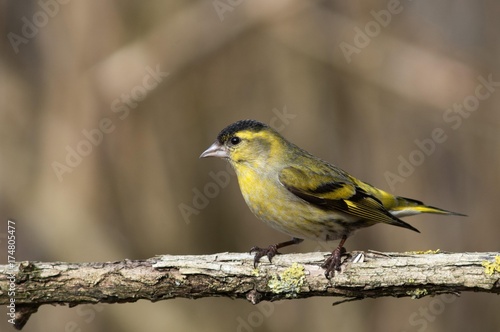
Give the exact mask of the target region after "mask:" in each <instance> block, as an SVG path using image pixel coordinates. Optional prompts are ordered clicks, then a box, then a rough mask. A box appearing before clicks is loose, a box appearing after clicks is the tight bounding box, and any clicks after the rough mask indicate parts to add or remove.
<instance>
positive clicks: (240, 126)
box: [200, 120, 462, 278]
mask: <svg viewBox="0 0 500 332" xmlns="http://www.w3.org/2000/svg"><path fill="white" fill-rule="evenodd" d="M200 157H201V158H204V157H219V158H224V159H227V160H228V161H229V163H230V164H231V166H232V167H233V168H234V170H235V172H236V175H237V177H238V183H239V185H240V189H241V193H242V194H243V197H244V199H245V201H246V203H247V205H248V207H249V208H250V210H251V211H252V212H253V213H254V214H255V215H256V216H257V217H258V218H260V219H262V220H263V221H264V222H265V223H267V224H268V225H269V226H271V227H273V228H275V229H277V230H279V231H281V232H283V233H286V234H288V235H290V236H291V237H292V239H291V240H290V241H286V242H282V243H278V244H273V245H270V246H269V247H267V248H259V247H253V248H252V249H251V252H255V258H254V264H255V265H257V263H258V262H259V260H260V258H261V257H263V256H267V257H268V258H269V260H270V261H271V259H272V258H273V256H275V255H276V254H277V253H278V249H280V248H283V247H285V246H289V245H292V244H298V243H300V242H302V241H303V239H305V238H306V239H311V240H319V241H332V240H337V239H340V243H339V245H338V247H337V248H336V249H335V250H333V252H332V255H331V256H330V257H329V258H327V260H326V261H325V263H324V264H323V267H324V268H325V270H326V271H325V275H326V277H327V278H329V277H330V276H331V275H332V274H334V273H335V271H340V265H341V256H342V254H343V253H344V252H345V249H344V247H343V246H344V243H345V241H346V239H347V237H348V236H349V235H351V234H352V233H353V232H354V231H356V230H358V229H360V228H364V227H368V226H372V225H374V224H377V223H384V224H389V225H394V226H399V227H403V228H407V229H411V230H413V231H415V232H418V230H417V229H416V228H414V227H413V226H411V225H409V224H407V223H405V222H404V221H402V220H401V219H399V218H400V217H405V216H411V215H415V214H420V213H435V214H445V215H462V214H460V213H455V212H451V211H447V210H443V209H440V208H436V207H433V206H428V205H424V204H423V203H422V202H420V201H417V200H414V199H410V198H404V197H399V196H394V195H391V194H389V193H387V192H385V191H383V190H380V189H377V188H375V187H373V186H371V185H369V184H368V183H365V182H362V181H360V180H358V179H356V178H354V177H352V176H351V175H349V174H348V173H347V172H345V171H343V170H342V169H340V168H338V167H336V166H334V165H332V164H330V163H328V162H326V161H323V160H321V159H319V158H317V157H315V156H313V155H311V154H310V153H308V152H307V151H305V150H303V149H301V148H299V147H298V146H296V145H294V144H292V143H290V142H289V141H287V140H286V139H285V138H284V137H283V136H281V135H280V134H279V133H278V132H276V131H275V130H274V129H272V128H271V127H269V126H267V125H265V124H263V123H261V122H258V121H255V120H241V121H238V122H235V123H233V124H231V125H229V126H227V127H226V128H224V129H223V130H222V131H221V132H220V133H219V135H218V136H217V140H216V141H215V142H214V143H213V144H212V145H211V146H210V147H209V148H208V149H207V150H206V151H205V152H203V153H202V154H201V156H200Z"/></svg>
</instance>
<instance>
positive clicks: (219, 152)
mask: <svg viewBox="0 0 500 332" xmlns="http://www.w3.org/2000/svg"><path fill="white" fill-rule="evenodd" d="M205 157H218V158H229V154H228V151H227V148H226V147H225V146H224V145H221V144H220V143H219V142H217V141H216V142H215V143H214V144H212V145H210V147H209V148H208V149H206V150H205V152H203V153H202V154H201V155H200V158H205Z"/></svg>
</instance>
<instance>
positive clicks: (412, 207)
mask: <svg viewBox="0 0 500 332" xmlns="http://www.w3.org/2000/svg"><path fill="white" fill-rule="evenodd" d="M396 200H397V204H396V205H395V206H393V207H391V209H390V212H391V214H392V215H393V216H395V217H398V218H401V217H406V216H413V215H416V214H420V213H434V214H445V215H455V216H465V214H462V213H458V212H452V211H448V210H444V209H440V208H437V207H434V206H430V205H425V204H424V203H422V202H420V201H417V200H415V199H411V198H406V197H400V196H398V197H396Z"/></svg>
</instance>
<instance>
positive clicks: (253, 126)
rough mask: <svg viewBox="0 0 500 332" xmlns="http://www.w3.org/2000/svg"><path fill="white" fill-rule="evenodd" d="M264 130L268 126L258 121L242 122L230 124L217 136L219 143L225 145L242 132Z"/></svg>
mask: <svg viewBox="0 0 500 332" xmlns="http://www.w3.org/2000/svg"><path fill="white" fill-rule="evenodd" d="M263 128H267V125H266V124H264V123H262V122H259V121H256V120H240V121H236V122H235V123H232V124H230V125H229V126H227V127H226V128H224V129H222V130H221V132H220V133H219V135H217V141H219V143H221V144H223V143H224V142H225V141H227V140H228V139H229V138H230V137H232V136H233V135H234V134H236V133H237V132H239V131H242V130H250V131H254V132H258V131H261V130H262V129H263Z"/></svg>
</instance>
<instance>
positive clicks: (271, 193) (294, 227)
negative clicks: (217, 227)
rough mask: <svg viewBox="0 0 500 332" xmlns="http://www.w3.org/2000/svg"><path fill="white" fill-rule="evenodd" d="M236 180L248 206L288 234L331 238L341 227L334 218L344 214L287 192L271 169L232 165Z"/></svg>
mask: <svg viewBox="0 0 500 332" xmlns="http://www.w3.org/2000/svg"><path fill="white" fill-rule="evenodd" d="M236 172H237V174H238V183H239V186H240V190H241V193H242V195H243V198H244V199H245V202H246V203H247V205H248V207H249V208H250V210H251V211H252V212H253V213H254V214H255V215H256V216H257V217H258V218H259V219H261V220H263V221H264V222H265V223H266V224H268V225H269V226H271V227H273V228H274V229H276V230H278V231H281V232H283V233H286V234H288V235H290V236H292V237H298V238H308V239H313V240H322V241H324V240H334V239H338V238H340V237H341V236H342V235H343V231H344V228H343V227H341V225H339V224H338V223H337V222H335V221H336V220H346V219H347V218H348V217H347V216H345V215H342V214H337V213H335V212H332V211H324V210H322V209H319V208H317V207H315V206H313V205H311V204H309V203H307V202H305V201H303V200H302V199H300V198H298V197H297V196H295V195H293V194H292V193H291V192H289V191H288V190H287V189H286V188H285V187H284V186H283V185H282V184H281V183H280V182H279V180H278V175H277V174H273V172H268V173H267V174H260V173H257V171H255V170H254V169H251V168H247V167H240V168H239V169H238V168H236Z"/></svg>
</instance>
